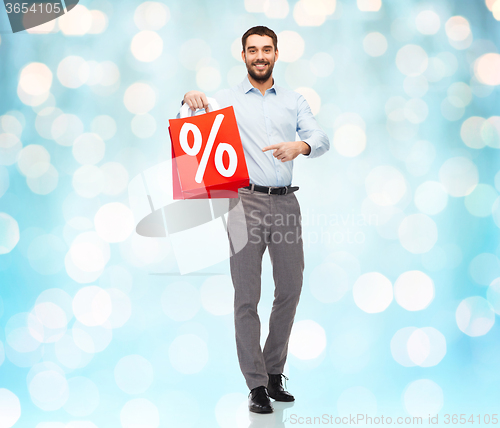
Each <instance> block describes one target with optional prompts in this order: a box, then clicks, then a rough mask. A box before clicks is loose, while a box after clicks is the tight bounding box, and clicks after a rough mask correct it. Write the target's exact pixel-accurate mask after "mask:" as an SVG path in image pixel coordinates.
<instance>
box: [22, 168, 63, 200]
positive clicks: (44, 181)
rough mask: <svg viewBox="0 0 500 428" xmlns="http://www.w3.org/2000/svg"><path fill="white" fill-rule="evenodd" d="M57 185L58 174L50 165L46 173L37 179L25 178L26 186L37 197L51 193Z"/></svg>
mask: <svg viewBox="0 0 500 428" xmlns="http://www.w3.org/2000/svg"><path fill="white" fill-rule="evenodd" d="M58 183H59V172H57V169H56V168H55V167H54V165H52V164H50V165H49V167H48V169H47V171H45V172H44V173H43V174H42V175H40V176H39V177H27V178H26V184H27V185H28V187H29V189H30V190H31V191H32V192H33V193H36V194H37V195H48V194H49V193H51V192H53V191H54V190H55V189H56V187H57V184H58Z"/></svg>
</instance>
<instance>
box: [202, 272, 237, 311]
mask: <svg viewBox="0 0 500 428" xmlns="http://www.w3.org/2000/svg"><path fill="white" fill-rule="evenodd" d="M200 298H201V304H202V305H203V308H204V309H205V310H206V311H208V312H209V313H211V314H212V315H228V314H231V313H232V312H233V310H234V309H233V304H234V287H233V282H232V280H231V278H230V277H229V276H227V275H213V276H211V277H209V278H208V279H206V280H205V281H204V282H203V284H202V286H201V288H200Z"/></svg>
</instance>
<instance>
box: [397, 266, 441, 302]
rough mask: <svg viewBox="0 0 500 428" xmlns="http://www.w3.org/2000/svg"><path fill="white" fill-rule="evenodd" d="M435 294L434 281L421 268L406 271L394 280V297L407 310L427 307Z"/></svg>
mask: <svg viewBox="0 0 500 428" xmlns="http://www.w3.org/2000/svg"><path fill="white" fill-rule="evenodd" d="M434 295H435V291H434V281H432V279H431V278H429V276H427V275H426V274H425V273H424V272H422V271H419V270H411V271H407V272H404V273H402V274H401V275H399V277H398V278H397V279H396V281H395V282H394V298H395V299H396V302H398V304H399V305H400V306H401V307H403V308H404V309H406V310H407V311H421V310H423V309H425V308H427V306H429V305H430V303H431V302H432V301H433V300H434Z"/></svg>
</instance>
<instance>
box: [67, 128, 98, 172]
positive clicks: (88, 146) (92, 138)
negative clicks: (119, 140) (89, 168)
mask: <svg viewBox="0 0 500 428" xmlns="http://www.w3.org/2000/svg"><path fill="white" fill-rule="evenodd" d="M105 150H106V145H105V144H104V141H103V140H102V138H101V137H100V136H99V135H98V134H94V133H91V132H86V133H84V134H82V135H80V136H79V137H78V138H77V139H76V140H75V142H74V143H73V149H72V151H73V157H74V158H75V160H76V161H77V162H78V163H80V164H82V165H94V164H96V163H98V162H100V161H101V160H102V158H103V157H104V152H105Z"/></svg>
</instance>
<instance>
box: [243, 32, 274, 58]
mask: <svg viewBox="0 0 500 428" xmlns="http://www.w3.org/2000/svg"><path fill="white" fill-rule="evenodd" d="M253 34H257V35H258V36H269V37H271V39H273V45H274V50H275V51H277V50H278V36H277V35H276V33H275V32H274V31H273V30H271V29H270V28H267V27H264V26H263V25H259V26H257V27H252V28H250V29H249V30H247V32H246V33H245V34H243V37H242V38H241V44H242V45H243V52H245V45H246V43H247V39H248V37H250V36H251V35H253Z"/></svg>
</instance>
